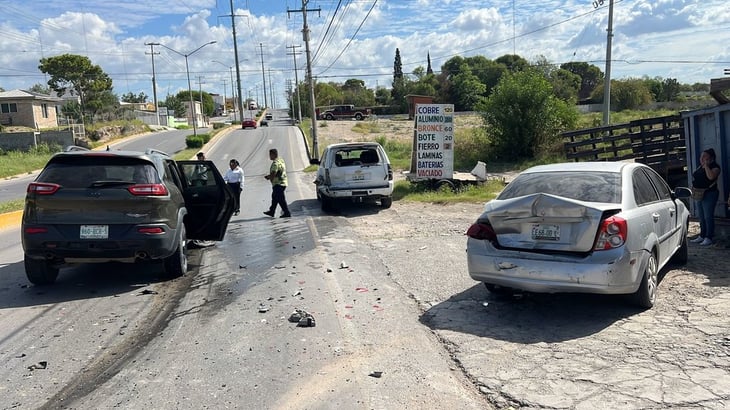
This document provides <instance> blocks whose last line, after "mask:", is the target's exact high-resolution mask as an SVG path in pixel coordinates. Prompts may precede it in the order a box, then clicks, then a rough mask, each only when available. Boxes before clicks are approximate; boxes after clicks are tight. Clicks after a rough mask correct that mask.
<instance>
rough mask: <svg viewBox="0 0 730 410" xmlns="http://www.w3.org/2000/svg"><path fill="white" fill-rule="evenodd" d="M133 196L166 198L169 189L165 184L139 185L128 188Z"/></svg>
mask: <svg viewBox="0 0 730 410" xmlns="http://www.w3.org/2000/svg"><path fill="white" fill-rule="evenodd" d="M127 190H128V191H129V192H130V193H131V194H132V195H138V196H165V195H167V187H165V186H164V185H163V184H138V185H132V186H130V187H128V188H127Z"/></svg>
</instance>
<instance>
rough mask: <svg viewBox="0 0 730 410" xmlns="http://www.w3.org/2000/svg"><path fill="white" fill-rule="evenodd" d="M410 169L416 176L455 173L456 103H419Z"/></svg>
mask: <svg viewBox="0 0 730 410" xmlns="http://www.w3.org/2000/svg"><path fill="white" fill-rule="evenodd" d="M413 152H414V153H415V155H414V158H413V160H412V161H411V170H412V171H413V170H414V169H415V177H416V178H426V179H431V178H434V179H443V178H452V177H453V174H454V104H417V105H416V115H415V130H414V134H413Z"/></svg>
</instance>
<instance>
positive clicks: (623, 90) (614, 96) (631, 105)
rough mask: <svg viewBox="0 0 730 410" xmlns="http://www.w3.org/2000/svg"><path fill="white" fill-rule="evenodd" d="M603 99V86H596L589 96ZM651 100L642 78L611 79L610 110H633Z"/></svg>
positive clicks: (594, 99)
mask: <svg viewBox="0 0 730 410" xmlns="http://www.w3.org/2000/svg"><path fill="white" fill-rule="evenodd" d="M591 98H592V99H593V101H603V87H598V88H596V90H595V91H594V92H593V95H592V97H591ZM652 101H653V98H652V94H651V91H650V90H649V88H648V87H647V86H646V83H645V81H644V80H641V79H638V78H629V79H626V80H612V81H611V110H612V111H623V110H635V109H638V108H639V107H641V106H644V105H647V104H649V103H651V102H652Z"/></svg>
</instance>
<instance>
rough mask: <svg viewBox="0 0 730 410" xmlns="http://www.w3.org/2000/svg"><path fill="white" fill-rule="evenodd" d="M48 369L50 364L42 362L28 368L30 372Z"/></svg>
mask: <svg viewBox="0 0 730 410" xmlns="http://www.w3.org/2000/svg"><path fill="white" fill-rule="evenodd" d="M46 367H48V362H46V361H42V362H38V363H36V364H32V365H30V366H28V370H31V371H32V370H36V369H40V370H43V369H45V368H46Z"/></svg>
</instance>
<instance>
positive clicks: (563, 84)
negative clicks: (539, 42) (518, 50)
mask: <svg viewBox="0 0 730 410" xmlns="http://www.w3.org/2000/svg"><path fill="white" fill-rule="evenodd" d="M532 67H533V69H535V70H538V71H540V72H542V73H543V75H544V76H545V78H547V80H548V81H550V84H552V85H553V94H555V96H556V97H558V98H560V99H561V100H563V101H567V102H569V103H571V104H575V102H576V100H577V98H578V89H579V88H580V76H578V75H577V74H573V73H571V72H570V71H568V70H565V69H563V68H558V67H556V66H555V64H552V63H551V62H550V61H548V59H547V58H545V56H539V57H538V58H537V59H536V60H535V62H534V63H533V66H532Z"/></svg>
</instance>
